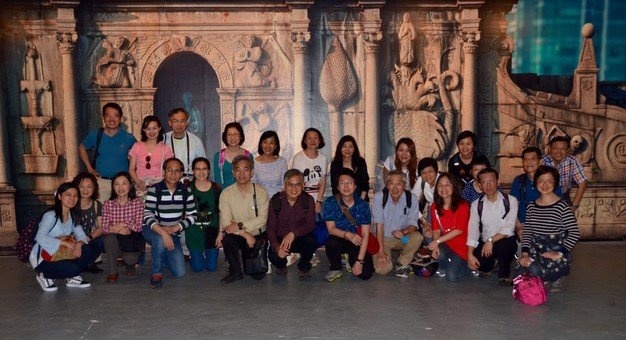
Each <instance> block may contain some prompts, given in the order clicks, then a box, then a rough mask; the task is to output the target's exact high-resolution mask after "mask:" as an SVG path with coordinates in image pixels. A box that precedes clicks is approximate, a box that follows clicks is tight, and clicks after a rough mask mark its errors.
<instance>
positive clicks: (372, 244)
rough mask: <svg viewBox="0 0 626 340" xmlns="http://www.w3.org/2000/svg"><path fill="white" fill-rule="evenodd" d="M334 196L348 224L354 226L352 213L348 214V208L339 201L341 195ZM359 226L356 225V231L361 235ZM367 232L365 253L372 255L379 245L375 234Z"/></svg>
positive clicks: (376, 251) (378, 248)
mask: <svg viewBox="0 0 626 340" xmlns="http://www.w3.org/2000/svg"><path fill="white" fill-rule="evenodd" d="M335 198H336V199H337V203H339V209H341V212H342V213H343V215H344V216H345V217H346V218H347V219H348V222H350V224H352V225H353V226H356V225H357V224H356V221H355V220H354V217H352V214H350V211H349V210H348V207H347V206H346V205H345V204H343V202H342V201H341V197H340V196H339V195H338V194H337V195H335ZM361 228H362V227H361V226H358V227H356V233H357V234H358V235H359V236H361V235H362V231H361ZM368 233H369V237H368V241H367V253H368V254H370V255H374V254H378V251H379V250H380V245H379V244H378V240H377V239H376V236H374V234H372V231H368Z"/></svg>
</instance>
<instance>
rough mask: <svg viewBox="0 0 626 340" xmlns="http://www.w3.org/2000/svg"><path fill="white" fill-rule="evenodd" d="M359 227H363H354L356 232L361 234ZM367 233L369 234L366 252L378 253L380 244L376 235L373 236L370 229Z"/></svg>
mask: <svg viewBox="0 0 626 340" xmlns="http://www.w3.org/2000/svg"><path fill="white" fill-rule="evenodd" d="M361 228H363V227H357V228H356V233H357V234H358V235H359V236H361V235H362V234H361ZM368 233H369V234H370V236H369V239H368V241H367V253H368V254H370V255H375V254H378V251H379V250H380V245H379V244H378V240H377V239H376V236H374V234H372V232H371V231H368Z"/></svg>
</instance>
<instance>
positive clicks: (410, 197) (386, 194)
mask: <svg viewBox="0 0 626 340" xmlns="http://www.w3.org/2000/svg"><path fill="white" fill-rule="evenodd" d="M404 196H406V207H404V214H405V215H406V214H407V211H408V210H409V209H411V205H412V203H413V202H412V201H413V195H412V194H411V192H410V191H408V190H404ZM388 200H389V189H387V188H384V189H383V209H385V206H386V205H387V201H388Z"/></svg>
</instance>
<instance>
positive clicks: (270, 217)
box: [267, 191, 315, 252]
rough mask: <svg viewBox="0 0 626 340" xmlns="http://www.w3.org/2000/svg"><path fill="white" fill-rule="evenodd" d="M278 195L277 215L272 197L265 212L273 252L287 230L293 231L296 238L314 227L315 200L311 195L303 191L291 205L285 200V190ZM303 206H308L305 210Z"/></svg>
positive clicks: (276, 249)
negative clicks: (278, 208)
mask: <svg viewBox="0 0 626 340" xmlns="http://www.w3.org/2000/svg"><path fill="white" fill-rule="evenodd" d="M279 195H280V203H281V204H280V212H279V213H278V216H277V215H276V213H275V208H274V207H275V205H274V198H272V199H271V200H270V204H269V212H268V214H267V238H268V240H269V241H270V247H271V248H272V250H273V251H275V252H277V251H278V247H280V241H279V239H281V240H282V239H283V238H284V237H285V236H286V235H287V234H289V232H293V233H294V235H295V236H296V238H297V237H300V236H302V235H306V234H308V233H310V232H312V231H313V228H314V227H315V201H314V200H313V197H311V195H308V194H307V193H306V192H304V191H303V192H302V193H301V194H300V196H298V198H297V199H296V203H295V204H294V205H293V206H292V205H291V204H289V201H287V194H285V192H281V193H279ZM303 200H305V201H304V202H305V203H306V204H304V203H303ZM305 206H307V207H308V209H307V210H306V211H305V209H304V207H305Z"/></svg>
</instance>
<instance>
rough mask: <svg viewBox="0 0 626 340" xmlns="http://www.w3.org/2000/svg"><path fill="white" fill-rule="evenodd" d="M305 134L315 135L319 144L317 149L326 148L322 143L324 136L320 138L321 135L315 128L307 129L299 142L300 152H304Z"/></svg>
mask: <svg viewBox="0 0 626 340" xmlns="http://www.w3.org/2000/svg"><path fill="white" fill-rule="evenodd" d="M307 132H315V133H317V138H319V140H320V144H319V145H318V146H317V148H318V149H321V148H323V147H324V146H326V143H324V136H322V133H321V132H320V130H318V129H316V128H312V127H310V128H308V129H306V130H305V131H304V133H303V134H302V141H300V146H301V147H302V150H306V134H307Z"/></svg>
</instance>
